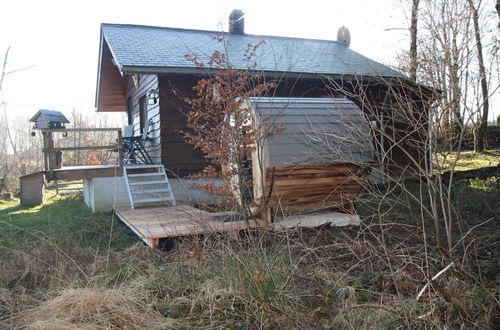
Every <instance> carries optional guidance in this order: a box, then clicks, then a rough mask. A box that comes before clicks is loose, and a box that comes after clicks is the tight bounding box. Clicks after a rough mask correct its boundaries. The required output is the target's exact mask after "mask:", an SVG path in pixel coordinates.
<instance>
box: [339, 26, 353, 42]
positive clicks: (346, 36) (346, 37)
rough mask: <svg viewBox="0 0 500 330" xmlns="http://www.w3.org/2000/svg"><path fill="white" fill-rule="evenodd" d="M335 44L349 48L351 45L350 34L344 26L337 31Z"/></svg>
mask: <svg viewBox="0 0 500 330" xmlns="http://www.w3.org/2000/svg"><path fill="white" fill-rule="evenodd" d="M337 42H339V43H341V44H344V45H346V46H347V47H349V45H350V44H351V33H350V32H349V29H348V28H347V27H345V26H341V27H340V28H339V30H338V31H337Z"/></svg>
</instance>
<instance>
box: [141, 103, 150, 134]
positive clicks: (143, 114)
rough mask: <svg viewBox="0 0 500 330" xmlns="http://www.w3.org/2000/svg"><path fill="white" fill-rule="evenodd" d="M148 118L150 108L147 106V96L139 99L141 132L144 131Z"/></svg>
mask: <svg viewBox="0 0 500 330" xmlns="http://www.w3.org/2000/svg"><path fill="white" fill-rule="evenodd" d="M147 118H148V106H147V104H146V95H143V96H141V97H140V98H139V123H140V132H141V133H142V132H143V131H144V126H145V125H146V120H147Z"/></svg>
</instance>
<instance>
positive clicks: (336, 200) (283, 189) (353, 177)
mask: <svg viewBox="0 0 500 330" xmlns="http://www.w3.org/2000/svg"><path fill="white" fill-rule="evenodd" d="M369 176H370V169H369V168H361V167H359V166H355V165H350V164H319V165H301V166H282V167H276V168H274V171H273V169H272V168H267V169H266V173H265V190H264V192H265V196H266V198H267V197H268V196H269V190H270V189H271V186H272V189H273V190H272V193H271V194H270V198H269V201H268V205H267V206H268V208H269V209H272V210H273V211H274V212H277V213H282V212H283V213H291V212H299V211H308V210H315V209H324V208H337V209H342V210H349V211H352V210H351V207H352V202H354V201H355V200H356V199H357V197H358V195H359V193H360V192H361V190H362V186H363V182H364V181H365V180H368V179H369Z"/></svg>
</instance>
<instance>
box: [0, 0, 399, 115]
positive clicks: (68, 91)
mask: <svg viewBox="0 0 500 330" xmlns="http://www.w3.org/2000/svg"><path fill="white" fill-rule="evenodd" d="M0 8H1V11H2V18H1V20H0V31H1V34H0V52H1V53H2V58H3V53H4V52H5V50H6V49H7V47H8V46H11V52H10V56H9V63H8V70H14V69H18V68H22V67H26V66H30V65H34V67H32V68H30V69H28V70H25V71H23V72H19V73H15V74H12V75H10V76H8V78H7V79H6V81H5V82H4V90H5V97H6V102H7V103H8V111H9V113H10V114H11V115H10V117H11V118H13V117H14V116H16V115H20V114H24V115H28V114H33V113H34V112H36V110H38V109H40V108H47V109H54V110H60V111H63V112H66V113H68V112H70V111H71V110H72V109H73V108H75V109H76V110H78V111H84V112H93V111H95V109H94V97H95V85H96V75H97V58H98V48H99V28H100V23H124V24H143V25H157V26H167V27H180V28H192V29H208V30H219V29H220V26H221V24H222V26H223V27H224V29H226V28H227V17H228V14H229V12H230V11H231V10H232V9H234V8H239V9H242V10H243V11H244V12H245V32H246V33H249V34H264V35H279V36H291V37H304V38H318V39H329V40H335V39H336V35H337V30H338V28H339V27H340V26H343V25H345V26H347V27H348V28H349V30H350V32H351V39H352V41H351V48H352V49H354V50H356V51H358V52H360V53H362V54H363V55H366V56H368V57H371V58H373V59H375V60H377V61H379V62H382V63H384V64H394V63H395V57H394V55H395V54H396V52H397V51H399V49H401V47H405V48H407V47H408V45H406V43H408V41H407V40H408V32H407V31H405V30H404V29H402V28H405V27H406V26H407V25H406V24H407V23H406V22H407V19H406V17H405V13H404V10H403V8H401V6H400V1H399V0H377V1H373V0H350V1H344V0H342V1H340V0H323V1H319V0H308V1H270V0H266V1H261V0H251V1H242V0H232V1H230V0H212V1H194V0H190V1H179V0H175V1H171V0H134V1H131V0H121V1H116V0H101V1H70V0H66V1H54V0H44V1H36V0H3V1H2V4H1V6H0Z"/></svg>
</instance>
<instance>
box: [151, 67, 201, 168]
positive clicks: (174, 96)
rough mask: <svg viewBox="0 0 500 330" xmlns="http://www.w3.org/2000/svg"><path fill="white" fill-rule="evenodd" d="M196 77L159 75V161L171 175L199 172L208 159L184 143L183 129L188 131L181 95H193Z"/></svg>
mask: <svg viewBox="0 0 500 330" xmlns="http://www.w3.org/2000/svg"><path fill="white" fill-rule="evenodd" d="M198 79H199V78H196V77H184V76H168V77H167V76H160V78H159V86H160V113H161V136H162V150H161V161H162V163H163V165H164V166H165V168H166V169H167V170H168V171H169V173H170V175H173V176H179V177H186V176H188V175H190V174H194V173H198V172H200V171H202V170H203V169H204V168H205V167H206V166H207V165H208V164H209V162H208V161H207V159H206V158H205V156H204V155H203V153H202V152H201V151H199V150H195V149H194V148H193V146H192V145H191V144H189V143H187V142H186V141H185V140H184V138H183V136H182V133H181V132H182V131H187V130H188V127H187V123H186V112H187V111H188V106H187V104H186V102H185V101H184V100H183V98H184V97H193V96H194V94H193V86H195V85H196V83H197V81H198Z"/></svg>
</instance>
